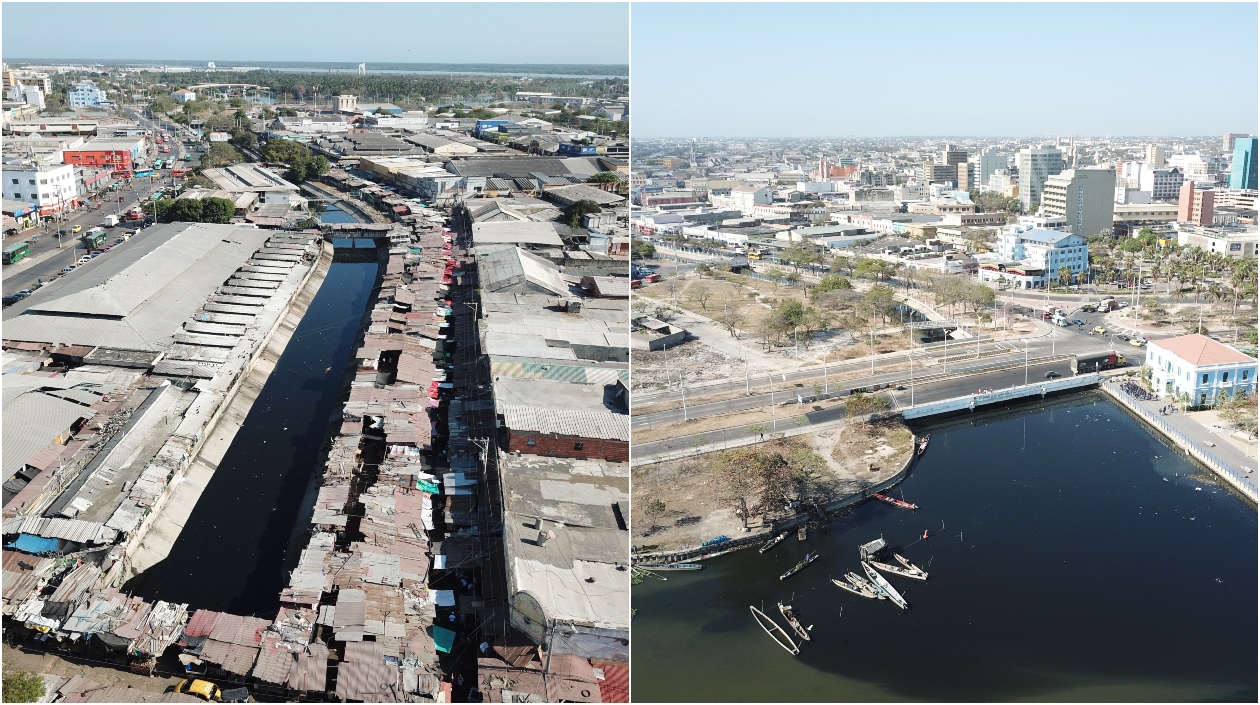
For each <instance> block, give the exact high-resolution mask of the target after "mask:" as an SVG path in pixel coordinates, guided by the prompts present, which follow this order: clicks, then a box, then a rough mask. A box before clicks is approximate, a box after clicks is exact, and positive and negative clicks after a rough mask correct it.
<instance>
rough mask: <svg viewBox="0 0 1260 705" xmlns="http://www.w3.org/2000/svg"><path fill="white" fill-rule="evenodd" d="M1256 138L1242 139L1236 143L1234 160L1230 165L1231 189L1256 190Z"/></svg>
mask: <svg viewBox="0 0 1260 705" xmlns="http://www.w3.org/2000/svg"><path fill="white" fill-rule="evenodd" d="M1258 141H1260V140H1258V139H1257V138H1255V137H1242V138H1239V139H1237V140H1235V142H1234V160H1233V161H1232V162H1230V165H1229V187H1230V188H1232V189H1255V188H1257V186H1256V143H1257V142H1258Z"/></svg>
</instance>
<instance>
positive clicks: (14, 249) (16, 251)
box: [4, 241, 31, 264]
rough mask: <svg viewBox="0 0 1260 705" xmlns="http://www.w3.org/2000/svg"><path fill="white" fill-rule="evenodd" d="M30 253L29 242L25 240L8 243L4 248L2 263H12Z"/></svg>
mask: <svg viewBox="0 0 1260 705" xmlns="http://www.w3.org/2000/svg"><path fill="white" fill-rule="evenodd" d="M30 253H31V244H30V243H29V242H26V241H22V242H19V243H18V244H16V245H9V246H8V247H6V248H4V263H5V264H13V263H14V262H16V261H18V260H20V259H22V258H23V257H26V256H27V255H29V254H30Z"/></svg>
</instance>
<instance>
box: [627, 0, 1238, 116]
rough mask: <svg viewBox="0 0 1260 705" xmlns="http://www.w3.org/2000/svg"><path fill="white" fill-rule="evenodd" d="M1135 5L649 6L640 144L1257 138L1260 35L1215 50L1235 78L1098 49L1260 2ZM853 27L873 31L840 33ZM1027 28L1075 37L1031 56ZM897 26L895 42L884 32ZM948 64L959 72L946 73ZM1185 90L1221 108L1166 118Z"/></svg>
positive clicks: (1052, 39)
mask: <svg viewBox="0 0 1260 705" xmlns="http://www.w3.org/2000/svg"><path fill="white" fill-rule="evenodd" d="M1134 9H1135V5H1134V4H1132V3H1123V4H1121V3H1111V4H1066V3H1064V4H1057V3H1056V4H1047V3H1011V4H987V3H986V4H968V3H933V4H910V3H905V4H902V3H891V4H870V3H846V4H837V5H823V4H794V5H775V6H774V9H773V10H771V9H770V7H769V6H768V5H765V4H761V3H748V4H730V5H727V6H724V7H723V8H722V9H721V11H720V12H718V11H716V10H715V8H714V7H713V6H712V4H708V3H695V4H664V3H661V4H657V3H641V4H636V5H634V6H633V8H632V13H631V30H632V36H633V45H632V55H633V57H634V59H633V64H634V76H635V79H634V83H635V86H636V88H637V90H636V94H635V103H636V105H635V112H636V124H635V135H634V136H635V137H640V138H648V137H692V136H696V137H699V136H705V137H714V138H718V137H730V138H736V137H744V138H754V137H756V138H763V139H771V138H778V137H784V138H787V137H792V138H827V137H830V138H841V137H845V136H854V137H905V136H920V137H928V136H933V137H943V136H947V135H951V136H986V135H1003V136H1010V137H1012V138H1033V137H1039V136H1054V135H1058V136H1067V135H1087V134H1089V135H1113V136H1115V135H1133V136H1138V135H1141V136H1151V137H1159V136H1172V135H1194V134H1201V135H1209V134H1218V133H1224V132H1229V131H1240V130H1241V131H1254V130H1255V125H1256V122H1257V112H1256V101H1257V93H1256V76H1257V74H1256V66H1255V56H1256V34H1255V33H1254V32H1250V33H1247V34H1246V35H1243V36H1240V37H1238V38H1237V40H1236V41H1233V42H1230V43H1227V44H1225V45H1221V46H1219V47H1218V49H1219V51H1220V52H1221V54H1220V55H1218V56H1217V57H1216V60H1217V63H1218V64H1219V65H1228V66H1233V67H1237V68H1236V70H1231V71H1203V70H1201V69H1200V68H1199V67H1197V66H1196V65H1195V64H1193V63H1191V62H1189V61H1186V62H1167V63H1164V64H1161V70H1160V71H1159V72H1138V71H1128V72H1125V71H1117V70H1116V68H1117V67H1121V68H1122V67H1123V66H1124V64H1123V63H1120V64H1112V63H1108V62H1107V61H1106V60H1105V59H1106V58H1108V57H1112V56H1113V54H1112V53H1109V52H1103V53H1101V54H1100V53H1099V47H1106V46H1114V45H1116V43H1117V41H1118V40H1119V39H1122V38H1123V37H1126V36H1161V35H1165V34H1168V33H1171V32H1185V31H1187V30H1188V29H1189V28H1191V27H1200V28H1207V27H1212V26H1222V27H1235V26H1244V27H1254V26H1255V24H1256V17H1257V16H1256V7H1255V5H1254V4H1240V3H1215V4H1186V3H1177V4H1174V3H1155V4H1148V5H1144V6H1142V12H1141V13H1136V12H1134ZM855 25H857V26H873V27H875V28H876V29H875V31H862V32H852V33H846V32H844V31H843V28H844V27H851V26H855ZM1028 26H1050V27H1057V26H1065V27H1071V28H1072V30H1073V31H1072V32H1071V33H1068V34H1067V35H1066V36H1060V35H1059V34H1053V33H1051V35H1050V36H1048V37H1047V38H1046V43H1045V45H1044V46H1045V51H1043V52H1038V53H1037V54H1036V55H1035V56H1032V57H1030V58H1028V59H1022V58H1020V57H1019V56H1018V52H1019V50H1020V47H1021V46H1024V44H1023V38H1022V37H1021V36H1020V34H1019V33H1020V32H1024V31H1025V28H1026V27H1028ZM893 27H895V28H896V31H895V33H893V32H891V31H889V30H883V28H893ZM837 29H839V34H838V35H837V34H836V31H837ZM977 33H981V34H983V35H984V36H987V37H990V38H991V41H989V42H986V43H984V44H982V45H979V46H974V52H970V53H969V52H968V50H967V46H968V45H967V43H966V42H960V41H959V39H962V38H966V37H976V36H977ZM1004 50H1005V51H1004ZM985 52H987V53H985ZM951 56H954V57H959V61H958V62H956V63H951V62H949V61H948V60H947V59H948V57H951ZM758 57H764V60H757V59H758ZM986 57H987V59H986ZM1056 58H1057V59H1059V60H1061V63H1062V67H1061V70H1060V71H1058V72H1056V73H1057V75H1058V76H1081V77H1083V78H1079V79H1075V80H1069V79H1067V78H1054V79H1052V80H1046V79H1045V78H1044V77H1045V76H1046V71H1047V67H1048V66H1050V64H1047V62H1048V61H1051V60H1052V59H1056ZM1115 60H1116V61H1123V60H1124V56H1123V55H1119V56H1116V57H1115ZM724 62H725V63H724ZM977 65H978V66H979V67H980V68H975V67H976V66H977ZM951 66H957V67H958V68H956V69H951ZM925 67H928V68H925ZM829 86H831V87H833V88H828V87H829ZM1174 86H1192V87H1194V89H1195V90H1196V92H1199V93H1201V94H1204V95H1212V96H1213V100H1212V101H1198V102H1191V101H1182V102H1180V103H1178V108H1177V110H1175V111H1171V110H1168V109H1167V101H1168V99H1169V98H1170V94H1169V89H1170V87H1174ZM1073 96H1075V97H1076V99H1075V100H1070V98H1071V97H1073ZM1126 96H1131V97H1126ZM1021 105H1028V106H1029V107H1028V109H1020V106H1021ZM1095 105H1100V106H1103V108H1104V109H1103V110H1095V109H1094V107H1093V106H1095ZM772 126H773V127H772Z"/></svg>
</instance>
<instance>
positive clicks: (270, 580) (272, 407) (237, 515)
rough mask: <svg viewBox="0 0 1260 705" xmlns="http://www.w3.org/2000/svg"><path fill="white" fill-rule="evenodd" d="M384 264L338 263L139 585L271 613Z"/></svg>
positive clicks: (203, 603)
mask: <svg viewBox="0 0 1260 705" xmlns="http://www.w3.org/2000/svg"><path fill="white" fill-rule="evenodd" d="M377 269H378V266H377V265H376V264H375V263H370V264H369V263H342V262H337V263H334V264H333V265H332V267H331V269H330V270H329V272H328V276H327V277H326V278H325V279H324V282H323V284H322V285H320V288H319V291H318V292H317V293H316V295H315V298H314V299H313V300H312V301H311V305H310V307H309V308H308V309H307V312H306V315H305V316H304V317H303V318H302V321H301V322H300V323H299V324H298V327H297V329H296V330H295V331H294V333H293V338H292V339H291V340H290V341H289V344H288V346H287V347H286V348H285V350H284V353H283V354H282V355H281V356H280V359H279V361H278V362H277V364H276V367H275V370H273V371H272V373H271V376H270V377H269V378H268V379H267V382H266V384H264V385H263V389H262V392H261V393H260V394H259V396H258V399H257V400H255V402H254V405H253V407H252V408H251V409H250V411H249V414H248V415H247V416H246V418H245V423H244V425H243V426H242V427H241V429H240V431H239V432H238V433H237V434H236V438H235V439H234V440H233V441H232V445H231V447H230V448H228V451H227V454H226V455H225V456H224V457H223V461H222V462H221V463H220V464H219V467H218V469H217V470H216V471H215V473H214V477H212V478H211V480H210V483H209V485H207V487H206V489H205V492H203V493H202V495H201V499H200V500H198V502H197V506H196V507H195V508H194V509H193V512H192V515H191V516H189V518H188V523H187V524H186V525H185V526H184V529H183V531H182V532H181V533H180V535H179V538H178V539H176V541H175V545H174V546H173V547H172V548H171V552H170V555H169V556H168V557H167V558H166V560H164V561H162V562H160V563H158V564H157V565H155V566H153V567H152V568H150V569H149V570H147V571H145V573H144V574H143V575H140V576H137V577H136V578H135V580H134V583H135V585H134V586H129V587H135V588H137V594H139V595H142V596H144V597H145V598H147V599H150V600H166V601H168V602H186V603H188V605H189V608H190V609H213V610H224V611H229V612H233V613H235V614H244V615H249V614H255V615H258V616H260V617H271V616H274V615H275V613H276V609H277V608H278V606H279V601H280V590H281V589H282V588H283V587H284V585H285V584H286V583H287V579H288V575H287V571H288V570H289V569H291V568H292V567H293V565H294V564H295V563H296V558H297V556H296V554H295V552H294V551H291V550H289V548H290V545H299V547H300V546H302V545H304V543H305V542H304V541H295V540H294V539H295V533H296V534H297V535H299V536H300V537H303V538H304V537H305V536H306V535H307V534H305V533H304V532H302V531H299V528H301V527H297V526H296V524H297V521H298V519H299V514H300V513H301V511H302V510H305V511H307V512H309V510H310V505H313V497H312V496H310V488H311V482H312V478H313V477H314V476H315V473H316V470H317V468H316V467H315V464H316V462H317V461H318V459H319V452H320V449H321V447H322V445H323V443H324V440H325V438H326V437H327V435H328V426H329V419H330V417H331V415H332V414H333V412H334V411H335V410H336V407H337V403H338V401H339V398H338V396H339V395H338V388H339V386H340V384H341V379H342V373H343V371H344V370H345V366H346V362H347V361H348V359H349V356H350V354H351V353H352V352H353V347H354V343H355V339H356V338H357V336H358V332H359V324H360V321H361V319H362V317H363V312H364V310H365V308H366V306H367V301H368V297H369V296H370V294H371V293H372V289H373V286H374V285H375V282H376V277H377Z"/></svg>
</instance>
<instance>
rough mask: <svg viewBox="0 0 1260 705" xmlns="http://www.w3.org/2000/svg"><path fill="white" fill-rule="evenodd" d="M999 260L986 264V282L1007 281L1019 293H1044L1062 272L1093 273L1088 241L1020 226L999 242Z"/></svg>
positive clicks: (983, 277)
mask: <svg viewBox="0 0 1260 705" xmlns="http://www.w3.org/2000/svg"><path fill="white" fill-rule="evenodd" d="M996 254H997V257H996V259H994V258H989V260H988V261H986V262H982V263H981V265H980V268H979V277H980V281H982V282H994V281H1006V282H1007V283H1008V284H1010V285H1012V286H1014V287H1015V288H1017V289H1042V288H1045V287H1046V285H1047V283H1048V282H1050V281H1052V280H1054V279H1056V278H1058V276H1059V268H1060V267H1066V268H1067V269H1068V270H1070V271H1071V272H1072V274H1074V275H1081V274H1085V273H1086V272H1087V271H1088V270H1089V246H1088V245H1086V243H1085V238H1083V237H1081V236H1080V235H1076V234H1073V233H1069V232H1062V231H1059V230H1044V229H1041V228H1029V227H1025V226H1021V225H1016V226H1012V227H1010V228H1008V229H1007V230H1006V231H1005V232H1004V233H1003V234H1002V236H1001V237H1000V238H999V239H998V247H997V253H996Z"/></svg>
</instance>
